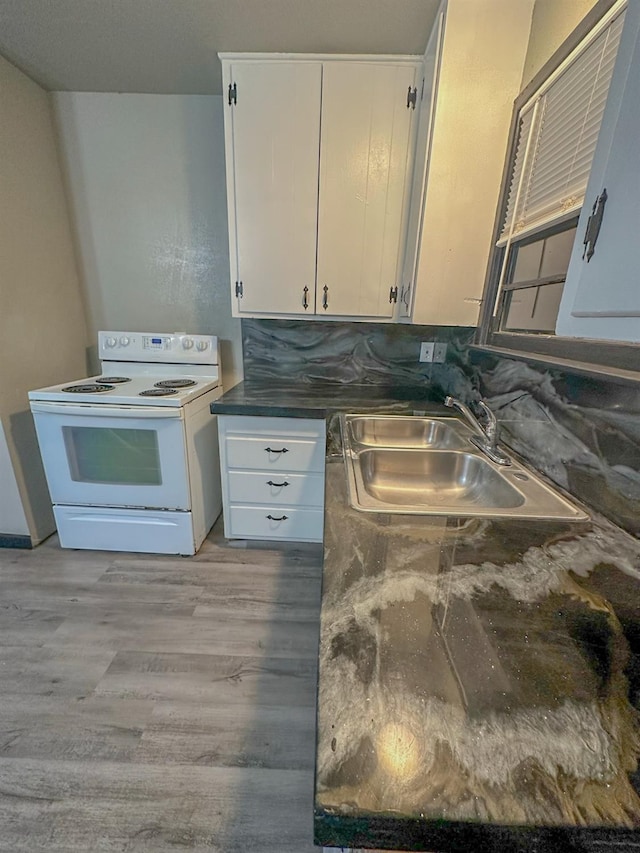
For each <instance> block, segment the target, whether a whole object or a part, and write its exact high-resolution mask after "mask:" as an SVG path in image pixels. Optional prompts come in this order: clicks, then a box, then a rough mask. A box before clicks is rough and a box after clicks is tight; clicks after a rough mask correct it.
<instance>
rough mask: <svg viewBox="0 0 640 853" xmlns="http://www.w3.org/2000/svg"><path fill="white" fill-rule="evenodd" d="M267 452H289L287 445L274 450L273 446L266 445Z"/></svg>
mask: <svg viewBox="0 0 640 853" xmlns="http://www.w3.org/2000/svg"><path fill="white" fill-rule="evenodd" d="M265 450H266V452H267V453H288V452H289V451H288V450H287V448H286V447H283V448H282V450H274V449H273V448H272V447H265Z"/></svg>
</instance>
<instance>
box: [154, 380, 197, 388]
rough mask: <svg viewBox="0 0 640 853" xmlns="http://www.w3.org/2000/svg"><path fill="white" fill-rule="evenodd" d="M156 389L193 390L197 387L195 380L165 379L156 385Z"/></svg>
mask: <svg viewBox="0 0 640 853" xmlns="http://www.w3.org/2000/svg"><path fill="white" fill-rule="evenodd" d="M154 385H155V387H156V388H191V387H192V386H193V385H197V382H196V381H195V379H163V380H162V382H155V383H154Z"/></svg>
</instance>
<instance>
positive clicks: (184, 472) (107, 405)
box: [29, 332, 222, 555]
mask: <svg viewBox="0 0 640 853" xmlns="http://www.w3.org/2000/svg"><path fill="white" fill-rule="evenodd" d="M98 349H99V355H100V358H101V366H102V375H100V376H97V377H90V378H88V379H82V380H78V381H76V382H65V383H63V384H61V385H54V386H51V387H49V388H41V389H38V390H36V391H30V392H29V400H30V406H31V411H32V413H33V417H34V421H35V425H36V432H37V435H38V443H39V445H40V452H41V455H42V461H43V464H44V469H45V474H46V477H47V483H48V485H49V491H50V493H51V500H52V502H53V510H54V514H55V518H56V524H57V527H58V534H59V537H60V544H61V546H62V547H63V548H91V549H100V550H110V551H114V550H117V551H143V552H150V553H162V554H185V555H187V554H195V552H196V551H197V550H198V548H199V547H200V545H201V544H202V541H203V540H204V538H205V536H206V535H207V533H208V532H209V530H210V529H211V527H212V525H213V523H214V521H215V520H216V518H217V517H218V515H219V514H220V510H221V489H220V469H219V461H218V433H217V420H216V417H215V416H214V415H212V414H211V412H210V411H209V406H210V404H211V402H212V401H213V400H215V399H216V398H217V397H219V396H220V394H221V393H222V388H221V386H220V382H219V358H218V341H217V338H215V337H213V336H211V335H187V334H155V333H141V332H99V334H98Z"/></svg>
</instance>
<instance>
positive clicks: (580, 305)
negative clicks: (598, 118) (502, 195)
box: [556, 3, 640, 343]
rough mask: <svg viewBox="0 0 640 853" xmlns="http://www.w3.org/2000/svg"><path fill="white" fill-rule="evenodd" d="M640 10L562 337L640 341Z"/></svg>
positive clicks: (621, 57) (569, 288)
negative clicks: (589, 250)
mask: <svg viewBox="0 0 640 853" xmlns="http://www.w3.org/2000/svg"><path fill="white" fill-rule="evenodd" d="M639 104H640V4H636V3H633V4H631V3H630V4H629V6H628V8H627V12H626V18H625V23H624V30H623V32H622V38H621V41H620V48H619V50H618V55H617V58H616V65H615V69H614V72H613V77H612V80H611V86H610V88H609V96H608V98H607V105H606V107H605V112H604V116H603V119H602V127H601V130H600V135H599V137H598V144H597V147H596V151H595V155H594V158H593V165H592V169H591V174H590V177H589V184H588V186H587V194H586V197H585V204H584V207H583V209H582V213H581V215H580V221H579V223H578V234H579V235H580V237H579V239H578V240H576V244H575V245H574V249H573V252H572V255H571V261H570V263H569V270H568V272H567V280H566V282H565V287H564V292H563V295H562V302H561V304H560V311H559V313H558V322H557V326H556V332H557V334H559V335H566V336H575V337H584V338H596V339H603V340H611V341H630V342H634V343H637V342H640V287H638V270H639V269H640V243H639V242H638V228H639V226H640V146H639V144H638V141H639V140H640V109H639V108H638V105H639ZM605 189H606V191H607V200H606V204H605V207H604V215H603V217H602V224H601V228H600V232H599V234H598V239H597V242H596V244H595V249H594V252H593V255H592V257H591V258H590V260H588V259H587V257H586V256H585V251H584V250H585V247H584V246H583V243H582V237H583V235H585V233H586V228H587V222H588V219H589V215H590V214H591V212H592V208H593V205H594V202H595V200H596V198H598V197H599V196H600V195H601V193H602V192H603V190H605Z"/></svg>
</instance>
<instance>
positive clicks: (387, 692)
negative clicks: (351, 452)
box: [315, 418, 640, 853]
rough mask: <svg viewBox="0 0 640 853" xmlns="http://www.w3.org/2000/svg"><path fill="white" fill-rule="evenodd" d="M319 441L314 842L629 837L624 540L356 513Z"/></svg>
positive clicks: (634, 643) (524, 526)
mask: <svg viewBox="0 0 640 853" xmlns="http://www.w3.org/2000/svg"><path fill="white" fill-rule="evenodd" d="M329 437H330V441H329V447H330V448H332V451H331V452H330V454H329V457H328V459H327V469H326V510H325V559H324V575H323V600H322V616H321V641H320V669H319V697H318V703H319V704H318V734H317V737H318V744H317V767H316V770H317V778H316V801H315V838H316V842H317V843H323V844H326V845H332V846H345V847H346V846H354V847H368V848H381V849H393V850H431V851H434V850H442V851H444V850H449V851H465V853H469V851H483V853H484V851H494V850H495V851H498V850H500V851H507V850H508V851H514V850H518V851H520V850H522V851H529V852H530V853H531V851H571V850H576V851H578V850H589V851H596V850H597V851H604V850H611V851H613V850H616V851H621V850H624V851H627V850H629V851H630V850H638V849H640V833H638V832H637V829H638V828H640V796H639V792H640V775H639V774H638V772H637V765H638V756H639V755H640V729H639V726H638V720H639V714H638V711H637V707H638V706H639V704H640V703H639V697H640V543H639V542H638V541H637V540H636V539H634V538H633V537H631V536H629V535H627V534H626V533H624V532H623V531H621V530H620V529H619V528H617V527H615V526H614V525H612V524H610V523H609V522H608V521H606V520H604V519H601V518H596V519H595V520H594V521H593V522H589V523H580V524H566V523H557V522H555V523H548V522H531V521H515V520H508V521H504V520H503V521H500V522H498V521H488V520H480V519H475V520H469V519H467V520H464V519H463V520H460V519H439V518H434V517H426V516H422V517H421V516H407V515H388V514H372V513H361V512H358V511H356V510H354V509H352V508H351V507H350V505H349V501H348V496H347V486H346V475H345V470H344V461H343V459H342V458H341V456H340V455H339V448H340V437H339V425H338V419H337V418H332V419H330V422H329Z"/></svg>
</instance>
